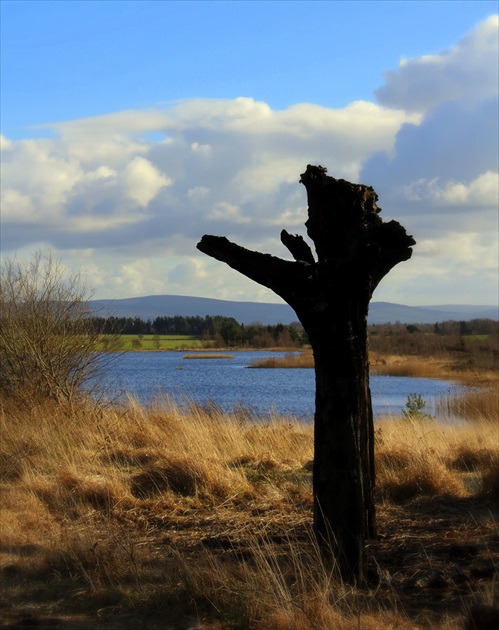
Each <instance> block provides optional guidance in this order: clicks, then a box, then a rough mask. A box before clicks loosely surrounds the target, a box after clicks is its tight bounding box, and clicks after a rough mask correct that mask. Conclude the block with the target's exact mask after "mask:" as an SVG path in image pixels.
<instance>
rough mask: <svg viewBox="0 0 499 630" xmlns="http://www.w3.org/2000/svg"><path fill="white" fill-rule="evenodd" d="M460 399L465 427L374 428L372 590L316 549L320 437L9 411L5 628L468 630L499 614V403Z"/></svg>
mask: <svg viewBox="0 0 499 630" xmlns="http://www.w3.org/2000/svg"><path fill="white" fill-rule="evenodd" d="M457 398H458V397H456V396H454V398H453V399H452V400H450V401H447V403H446V404H448V406H449V409H450V408H451V407H452V405H454V406H455V405H458V408H459V409H465V410H466V417H467V418H468V421H467V422H465V423H464V424H462V425H455V424H454V425H452V424H446V423H444V422H437V421H436V420H431V419H422V418H401V419H399V420H393V419H391V420H388V419H387V420H383V419H381V420H379V421H378V422H377V424H376V451H377V453H376V461H377V510H378V530H379V532H378V534H379V535H378V538H377V539H376V540H375V541H373V542H372V543H371V544H370V547H369V549H368V555H369V565H370V575H371V578H372V580H371V583H370V585H369V586H368V587H367V588H364V589H357V588H354V587H351V586H347V585H345V584H343V583H341V582H340V581H339V580H338V579H337V577H336V576H335V574H334V572H330V571H328V570H327V569H326V568H325V567H324V566H323V565H322V563H321V561H320V557H319V554H318V551H317V548H316V545H315V543H314V539H313V535H312V532H311V523H312V512H311V508H312V492H311V473H310V462H311V460H312V458H313V428H312V426H309V425H304V424H301V423H299V422H297V421H295V420H294V419H292V418H280V417H269V418H265V419H261V420H260V421H256V420H255V418H253V417H252V416H251V415H250V414H245V412H244V411H241V412H239V413H237V414H235V415H233V416H230V417H229V416H227V415H225V414H224V413H222V412H221V411H220V410H218V409H216V408H214V407H211V408H200V407H196V406H194V405H190V406H188V407H187V408H183V409H181V408H179V407H178V406H175V405H174V404H172V403H171V401H168V400H160V401H157V402H156V403H155V404H154V405H152V406H150V407H148V408H144V407H141V406H139V405H138V404H136V403H135V402H134V401H133V400H130V401H129V404H128V405H127V406H124V407H122V408H117V407H115V408H111V407H109V408H104V409H103V408H98V407H95V406H91V405H90V404H85V403H82V404H81V406H78V407H75V408H73V409H67V408H64V407H62V406H60V405H59V406H57V405H55V404H49V403H43V404H42V403H40V404H39V405H37V406H33V407H32V408H31V409H26V408H25V407H24V408H17V407H16V405H15V404H14V403H12V402H10V401H4V402H3V403H2V408H1V416H0V421H1V437H2V441H1V444H0V503H1V519H0V575H1V581H2V592H1V595H0V627H4V628H28V627H36V628H40V629H45V628H56V627H57V628H63V629H67V630H70V629H71V630H72V629H82V630H83V629H84V630H87V629H88V630H90V629H92V630H93V629H97V630H99V629H101V628H102V629H104V628H106V629H116V630H119V629H127V630H128V629H129V630H135V629H146V628H148V629H178V630H181V629H185V630H187V629H188V628H192V629H194V628H197V629H206V630H222V629H241V630H242V629H248V630H250V629H255V630H260V629H262V630H263V629H267V628H275V629H276V630H292V629H295V630H301V629H304V630H309V629H310V630H312V629H318V630H326V629H327V630H329V629H338V630H350V629H362V630H409V629H410V630H416V629H426V628H429V629H433V630H455V629H460V628H464V619H465V617H466V616H467V615H468V611H469V610H470V609H471V608H472V607H473V606H475V605H477V604H488V605H492V604H495V605H497V604H498V603H499V588H498V584H499V582H498V566H499V527H498V519H499V448H498V439H499V422H498V416H499V414H498V409H497V395H496V392H495V390H492V389H487V388H484V389H482V390H480V391H479V392H478V393H476V392H474V393H473V396H470V394H469V392H467V391H465V392H464V394H463V396H462V400H458V399H457ZM443 404H444V403H443ZM459 405H460V406H459ZM452 408H453V407H452Z"/></svg>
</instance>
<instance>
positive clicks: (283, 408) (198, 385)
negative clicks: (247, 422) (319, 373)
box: [99, 351, 454, 420]
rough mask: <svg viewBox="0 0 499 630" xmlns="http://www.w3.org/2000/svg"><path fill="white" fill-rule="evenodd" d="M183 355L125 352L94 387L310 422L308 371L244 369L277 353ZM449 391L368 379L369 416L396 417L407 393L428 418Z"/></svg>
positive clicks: (422, 383)
mask: <svg viewBox="0 0 499 630" xmlns="http://www.w3.org/2000/svg"><path fill="white" fill-rule="evenodd" d="M185 354H186V353H184V352H129V353H125V354H123V355H120V356H119V357H118V358H117V360H116V362H115V363H114V364H113V366H112V367H110V368H108V369H107V371H106V373H105V374H103V375H102V377H101V378H100V379H99V388H101V389H102V391H105V392H108V393H109V392H110V393H111V394H112V396H115V397H120V396H123V395H125V394H126V393H129V394H131V395H132V396H133V397H135V398H137V399H138V400H139V401H140V402H142V403H144V404H147V403H150V402H152V401H153V400H154V399H156V398H158V397H161V396H165V395H166V396H169V397H170V398H172V399H173V400H175V401H177V402H179V403H181V404H182V403H185V401H186V400H191V401H196V402H198V403H201V404H205V403H207V402H209V401H213V402H214V403H216V404H217V405H219V406H220V407H221V408H222V409H224V410H225V411H228V412H230V411H232V410H233V409H235V408H238V407H240V406H241V405H243V406H244V407H249V408H251V409H252V410H253V411H254V412H255V413H256V414H258V415H263V416H264V415H266V414H268V413H269V412H271V411H274V412H277V413H279V414H284V415H291V416H295V417H297V418H300V419H305V420H308V419H311V418H312V417H313V414H314V395H315V378H314V371H313V369H286V368H273V369H262V368H260V369H247V368H248V365H249V364H250V362H251V361H252V360H253V359H261V358H264V357H267V356H274V355H278V356H282V353H273V352H264V351H255V352H231V353H230V354H231V355H233V357H234V358H232V359H223V358H217V359H184V358H183V357H184V356H185ZM453 387H454V386H453V385H452V384H451V383H449V382H447V381H439V380H435V379H424V378H408V377H396V376H375V375H373V376H371V392H372V399H373V410H374V414H375V415H377V416H379V415H386V414H388V415H396V414H400V412H401V410H402V409H403V408H404V407H405V404H406V402H407V396H408V395H409V394H410V393H413V392H414V393H417V394H421V396H422V397H423V398H424V400H425V401H426V403H427V407H426V409H427V411H428V412H429V413H434V411H435V410H434V402H435V399H436V398H438V397H439V396H441V395H445V394H447V393H448V392H449V390H451V389H453Z"/></svg>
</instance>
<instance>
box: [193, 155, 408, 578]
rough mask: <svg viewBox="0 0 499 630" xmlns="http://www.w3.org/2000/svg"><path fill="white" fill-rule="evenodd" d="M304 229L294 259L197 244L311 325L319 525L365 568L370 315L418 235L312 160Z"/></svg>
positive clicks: (333, 551) (342, 554)
mask: <svg viewBox="0 0 499 630" xmlns="http://www.w3.org/2000/svg"><path fill="white" fill-rule="evenodd" d="M300 181H301V183H303V184H304V185H305V187H306V189H307V195H308V206H309V207H308V216H309V218H308V221H307V222H306V224H305V225H306V227H307V232H308V235H309V237H310V238H311V239H312V241H313V242H314V245H315V250H316V252H317V261H316V260H315V258H314V255H313V254H312V251H311V249H310V247H309V246H308V245H307V243H306V242H305V241H304V239H303V238H302V237H301V236H298V235H294V236H293V235H290V234H288V233H287V232H286V231H285V230H283V231H282V232H281V240H282V242H283V244H284V245H285V246H286V247H287V248H288V249H289V251H290V252H291V254H292V255H293V258H294V259H295V261H294V262H292V261H286V260H282V259H280V258H276V257H274V256H271V255H269V254H262V253H260V252H254V251H250V250H247V249H245V248H243V247H240V246H239V245H236V244H234V243H231V242H230V241H228V240H227V239H226V238H225V237H218V236H208V235H205V236H203V238H202V239H201V241H200V242H199V243H198V245H197V247H198V249H199V250H201V251H202V252H204V253H205V254H208V255H209V256H212V257H214V258H216V259H217V260H221V261H223V262H225V263H227V264H228V265H230V266H231V267H232V268H234V269H236V270H237V271H239V272H241V273H242V274H244V275H245V276H247V277H249V278H251V279H252V280H255V281H256V282H258V283H259V284H262V285H264V286H266V287H269V288H270V289H272V290H273V291H274V292H275V293H277V294H278V295H280V296H281V297H282V298H283V299H284V300H285V301H286V302H287V303H288V304H289V305H290V306H291V307H292V308H293V309H294V310H295V312H296V314H297V316H298V318H299V319H300V321H301V323H302V324H303V327H304V328H305V330H306V331H307V333H308V336H309V339H310V343H311V345H312V349H313V353H314V359H315V377H316V397H315V433H314V447H315V454H314V470H313V491H314V528H315V532H316V535H317V538H318V540H319V543H320V544H321V546H322V549H323V551H324V554H325V556H326V557H329V559H331V558H333V559H334V561H335V562H336V563H337V565H338V568H339V570H340V573H341V576H342V577H343V579H345V580H347V581H349V582H358V583H361V582H362V581H363V579H364V577H365V571H366V566H365V542H366V540H367V539H369V538H371V537H372V536H374V534H375V530H376V517H375V508H374V500H373V490H374V480H375V473H374V435H373V417H372V405H371V394H370V389H369V359H368V350H367V315H368V310H369V301H370V299H371V296H372V293H373V291H374V289H375V288H376V286H377V285H378V283H379V282H380V280H381V279H382V278H383V277H384V276H385V275H386V274H387V273H388V272H389V271H390V269H392V268H393V267H394V266H395V265H396V264H397V263H399V262H401V261H404V260H408V259H409V258H410V257H411V254H412V249H411V247H410V246H411V245H414V244H415V241H414V239H413V238H412V237H411V236H409V235H407V233H406V231H405V229H404V228H403V227H402V226H401V225H400V224H399V223H397V222H396V221H390V222H389V223H383V221H382V220H381V218H380V217H379V212H380V208H378V206H377V205H376V201H377V199H378V196H377V194H376V193H375V192H374V190H373V189H372V188H370V187H368V186H363V185H359V184H351V183H349V182H347V181H345V180H341V179H334V178H333V177H329V176H327V175H326V169H325V168H322V167H321V166H310V165H309V166H307V170H306V172H305V173H304V174H303V175H302V176H301V180H300Z"/></svg>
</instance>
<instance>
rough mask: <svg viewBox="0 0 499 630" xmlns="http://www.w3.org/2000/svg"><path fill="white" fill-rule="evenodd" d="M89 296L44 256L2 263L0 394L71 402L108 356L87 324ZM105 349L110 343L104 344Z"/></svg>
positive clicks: (77, 280) (74, 278) (91, 325)
mask: <svg viewBox="0 0 499 630" xmlns="http://www.w3.org/2000/svg"><path fill="white" fill-rule="evenodd" d="M90 297H91V291H90V290H89V289H88V288H87V287H86V286H85V284H84V282H83V281H82V279H81V276H80V274H79V273H76V274H73V275H68V274H67V273H66V270H65V268H64V267H63V265H62V264H61V263H60V262H57V261H55V260H54V259H53V258H52V256H51V254H50V253H49V254H48V255H47V256H46V257H43V256H42V254H41V253H40V252H38V253H36V254H35V255H34V256H33V258H32V260H31V261H30V262H27V263H22V262H19V261H18V260H17V259H16V258H13V259H7V260H5V262H4V263H3V265H2V267H1V276H0V366H1V367H0V394H1V395H2V397H3V398H6V397H10V398H20V399H21V400H25V401H26V400H30V401H31V402H36V401H39V400H41V399H44V398H48V399H53V400H56V401H58V402H70V403H71V402H72V401H73V400H74V398H75V396H77V395H78V394H80V393H81V392H82V390H83V387H84V385H87V384H89V383H90V382H92V380H93V379H94V378H95V376H96V374H97V373H98V371H99V369H100V368H101V367H103V364H106V363H108V362H109V361H110V360H111V358H112V357H113V355H112V354H109V353H105V354H104V353H101V352H98V350H99V348H100V347H103V346H102V344H103V341H104V339H103V336H102V335H101V331H100V330H98V329H96V327H95V323H94V322H92V320H91V319H90V317H89V315H90V311H89V306H88V299H89V298H90ZM105 341H106V345H107V348H108V349H111V345H112V344H111V342H110V340H109V339H106V340H105Z"/></svg>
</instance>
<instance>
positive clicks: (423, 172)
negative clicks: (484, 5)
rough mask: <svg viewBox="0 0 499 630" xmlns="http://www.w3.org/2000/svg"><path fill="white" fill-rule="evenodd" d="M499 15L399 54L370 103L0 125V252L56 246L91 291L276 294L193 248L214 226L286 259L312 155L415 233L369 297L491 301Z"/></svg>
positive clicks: (300, 216)
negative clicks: (372, 194)
mask: <svg viewBox="0 0 499 630" xmlns="http://www.w3.org/2000/svg"><path fill="white" fill-rule="evenodd" d="M498 25H499V21H498V18H497V17H491V18H489V19H488V20H486V21H485V22H483V23H481V24H479V25H478V26H477V27H476V28H475V29H474V30H473V31H472V32H471V33H470V34H469V35H468V36H467V37H465V38H463V39H462V40H461V41H460V42H458V43H457V44H456V45H455V46H454V47H453V48H452V49H450V50H448V51H444V52H442V53H439V54H438V55H429V56H425V57H422V58H419V59H410V60H404V61H403V62H401V64H400V67H399V68H398V69H397V70H396V71H392V72H389V73H388V74H387V75H386V82H385V84H384V85H383V86H382V87H381V88H380V89H379V90H378V92H377V94H376V96H377V99H378V102H377V103H369V102H365V101H359V102H354V103H351V104H350V105H348V106H347V107H345V108H343V109H329V108H326V107H322V106H318V105H314V104H307V103H302V104H297V105H294V106H291V107H289V108H287V109H285V110H281V111H275V110H272V109H271V108H270V107H269V106H268V105H267V104H266V103H264V102H259V101H255V100H253V99H251V98H237V99H234V100H217V99H210V100H207V99H196V100H189V101H185V102H177V103H174V104H169V105H166V106H162V107H157V108H154V109H149V110H133V111H132V110H131V111H123V112H117V113H114V114H107V115H103V116H98V117H94V118H87V119H83V120H76V121H70V122H65V123H60V124H54V125H51V126H50V129H51V131H52V132H53V137H51V138H48V139H47V138H45V139H26V140H20V141H16V142H12V141H10V140H9V139H7V138H2V251H3V255H4V256H9V255H13V254H14V253H17V255H18V257H24V256H27V255H29V253H30V252H31V251H33V250H35V249H39V248H41V249H45V248H51V249H52V251H53V252H54V253H56V255H58V256H59V257H60V258H61V259H62V260H63V261H64V263H65V264H66V265H67V266H68V267H70V268H72V269H76V268H81V269H82V270H83V271H84V273H85V274H86V275H87V276H88V279H89V283H90V284H91V285H92V286H93V287H94V288H95V289H96V297H102V298H120V297H130V296H140V295H149V294H161V293H171V294H184V295H198V296H206V297H216V298H221V299H234V300H257V301H278V298H277V296H274V295H273V294H272V293H270V292H269V291H267V290H266V289H264V288H262V287H260V286H259V285H255V284H254V283H252V282H250V281H249V280H246V279H245V278H243V277H242V276H240V275H239V274H237V273H236V272H234V271H232V270H230V269H228V268H226V267H225V266H224V265H222V264H221V263H217V262H215V261H213V260H211V259H209V258H207V257H203V256H202V255H201V254H199V253H198V252H197V250H196V248H195V245H196V243H197V241H198V240H199V238H200V237H201V236H202V235H203V234H205V233H209V234H219V235H225V236H227V237H228V238H230V239H231V240H235V241H236V242H238V243H240V244H241V245H244V246H245V247H249V248H254V249H258V250H260V251H266V252H270V253H274V254H276V255H279V256H283V257H287V255H288V253H287V251H286V250H285V249H284V248H283V247H282V246H281V245H280V243H279V232H280V230H281V229H282V228H286V229H287V230H288V231H290V232H297V233H301V234H303V235H305V228H304V225H303V223H304V221H305V220H306V196H305V189H304V188H303V186H301V185H300V184H299V183H298V181H299V177H300V173H302V172H303V171H304V170H305V167H306V165H307V164H308V163H311V164H322V165H324V166H327V167H328V170H329V173H330V174H331V175H333V176H334V177H341V178H345V179H349V180H351V181H360V182H361V183H365V184H369V185H372V186H373V187H374V188H375V189H376V190H377V192H378V194H379V196H380V205H381V207H382V208H383V214H382V216H383V217H384V218H385V220H389V219H391V218H395V219H397V220H400V221H401V223H403V225H404V226H405V227H406V228H407V230H408V232H409V233H412V234H414V236H415V238H416V240H417V242H418V245H417V246H416V248H415V255H414V257H413V259H412V261H410V262H409V263H405V264H403V265H400V266H399V267H398V268H396V270H395V271H394V272H392V274H390V275H389V276H388V278H387V279H385V281H384V284H382V286H381V287H380V289H378V292H377V294H376V296H375V299H378V300H381V299H383V300H386V301H394V302H402V303H406V304H417V303H419V304H423V303H428V304H431V303H443V302H470V303H495V302H496V300H497V198H498V146H497V143H498V140H497V138H498V128H497V121H498V87H497V85H498V82H497V73H498V70H497V59H498V55H497V29H498Z"/></svg>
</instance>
